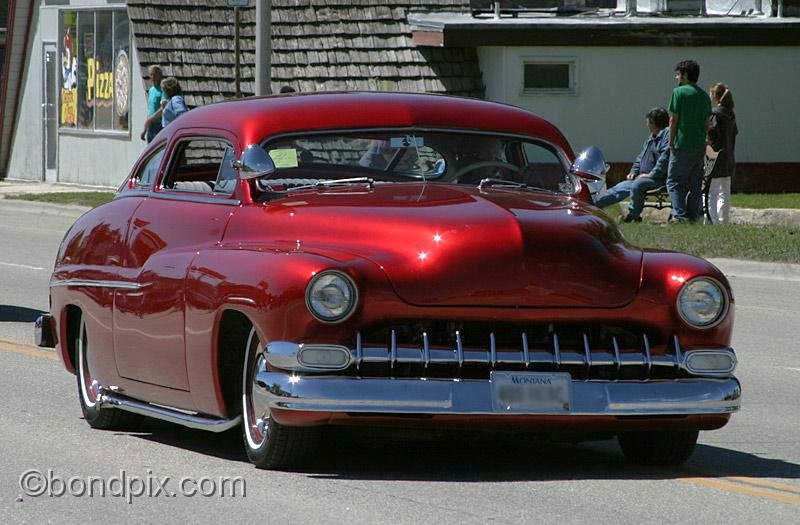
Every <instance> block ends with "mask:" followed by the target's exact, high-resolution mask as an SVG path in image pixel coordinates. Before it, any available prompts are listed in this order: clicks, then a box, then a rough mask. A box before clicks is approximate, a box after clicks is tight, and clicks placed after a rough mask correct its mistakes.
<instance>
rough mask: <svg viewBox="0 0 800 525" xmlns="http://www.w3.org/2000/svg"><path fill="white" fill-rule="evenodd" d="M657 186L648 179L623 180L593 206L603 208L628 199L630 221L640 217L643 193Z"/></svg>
mask: <svg viewBox="0 0 800 525" xmlns="http://www.w3.org/2000/svg"><path fill="white" fill-rule="evenodd" d="M659 186H661V184H659V183H658V182H656V181H655V180H653V179H651V178H650V177H636V178H635V179H633V180H624V181H622V182H620V183H618V184H615V185H614V186H613V187H611V188H609V189H608V191H606V194H605V195H603V196H602V197H600V198H599V199H597V202H595V203H594V205H595V206H597V207H598V208H605V207H607V206H611V205H612V204H616V203H618V202H619V201H621V200H624V199H626V198H628V197H630V198H631V203H630V204H628V216H629V217H630V218H631V219H636V218H638V217H639V215H641V213H642V208H644V197H645V193H647V192H648V191H649V190H652V189H654V188H658V187H659Z"/></svg>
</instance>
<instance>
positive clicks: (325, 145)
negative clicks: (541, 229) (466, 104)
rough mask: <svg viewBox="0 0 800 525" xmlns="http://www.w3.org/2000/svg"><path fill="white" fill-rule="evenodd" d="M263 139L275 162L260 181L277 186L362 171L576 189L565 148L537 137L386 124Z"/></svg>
mask: <svg viewBox="0 0 800 525" xmlns="http://www.w3.org/2000/svg"><path fill="white" fill-rule="evenodd" d="M263 147H264V148H265V150H266V151H267V153H268V154H269V156H270V157H271V158H272V161H273V163H274V164H275V168H276V170H275V171H274V172H273V173H271V174H270V175H269V176H267V177H264V178H263V179H262V180H261V181H259V182H258V183H257V185H258V187H260V188H263V189H264V190H265V191H271V192H280V191H283V190H284V189H290V188H292V187H297V186H309V185H311V186H313V185H314V184H316V183H318V182H320V181H326V180H336V179H346V178H357V177H369V178H370V179H373V180H374V181H375V182H415V181H420V182H422V181H425V182H443V183H455V184H465V185H478V184H480V183H481V181H482V180H485V179H487V178H489V179H501V180H504V181H509V182H514V183H518V184H526V185H528V186H532V187H535V188H539V189H543V190H546V191H551V192H558V193H570V194H571V193H574V192H575V191H576V185H575V182H574V180H573V179H574V178H573V177H572V176H571V175H570V174H569V173H568V171H567V165H566V161H565V159H566V156H565V155H563V154H559V151H558V150H557V149H556V148H555V147H554V146H552V145H550V144H547V143H545V142H542V141H538V140H536V139H535V138H534V137H530V138H527V137H519V136H503V135H497V134H492V133H481V132H475V131H473V130H465V131H456V130H453V131H450V130H421V129H396V130H391V129H390V130H386V129H381V130H374V131H372V130H363V131H353V132H348V131H342V132H324V133H316V134H309V135H306V136H292V137H282V138H276V139H274V140H272V141H269V142H266V143H265V144H264V146H263Z"/></svg>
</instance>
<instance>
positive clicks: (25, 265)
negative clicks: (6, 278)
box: [0, 262, 44, 270]
mask: <svg viewBox="0 0 800 525" xmlns="http://www.w3.org/2000/svg"><path fill="white" fill-rule="evenodd" d="M0 266H11V267H13V268H25V269H27V270H44V268H42V267H41V266H31V265H30V264H16V263H7V262H0Z"/></svg>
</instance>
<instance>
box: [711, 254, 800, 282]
mask: <svg viewBox="0 0 800 525" xmlns="http://www.w3.org/2000/svg"><path fill="white" fill-rule="evenodd" d="M707 260H708V261H709V262H710V263H711V264H713V265H714V266H716V267H717V268H719V269H720V270H721V271H722V273H724V274H725V276H726V277H747V278H754V279H768V280H772V281H795V282H800V264H792V263H772V262H760V261H745V260H740V259H724V258H710V259H707Z"/></svg>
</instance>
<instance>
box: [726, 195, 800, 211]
mask: <svg viewBox="0 0 800 525" xmlns="http://www.w3.org/2000/svg"><path fill="white" fill-rule="evenodd" d="M731 204H732V205H733V207H734V208H755V209H763V208H792V209H800V193H774V194H766V193H734V194H733V195H732V196H731Z"/></svg>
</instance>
